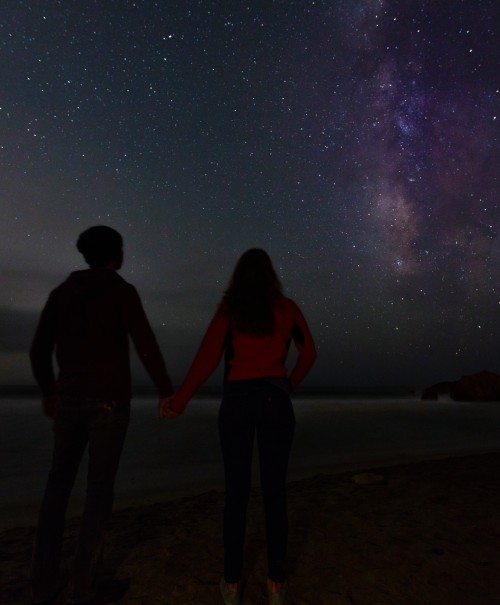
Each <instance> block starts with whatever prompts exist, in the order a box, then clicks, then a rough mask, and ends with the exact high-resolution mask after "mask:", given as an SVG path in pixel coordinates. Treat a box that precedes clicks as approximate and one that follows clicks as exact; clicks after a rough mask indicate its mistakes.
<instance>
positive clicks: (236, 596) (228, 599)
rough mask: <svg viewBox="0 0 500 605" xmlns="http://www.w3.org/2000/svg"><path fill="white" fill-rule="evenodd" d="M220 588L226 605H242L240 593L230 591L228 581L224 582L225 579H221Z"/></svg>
mask: <svg viewBox="0 0 500 605" xmlns="http://www.w3.org/2000/svg"><path fill="white" fill-rule="evenodd" d="M219 588H220V593H221V595H222V598H223V599H224V603H225V604H226V605H240V603H241V599H240V592H239V591H237V592H233V591H232V590H229V587H228V585H227V582H226V580H224V578H222V579H221V581H220V584H219Z"/></svg>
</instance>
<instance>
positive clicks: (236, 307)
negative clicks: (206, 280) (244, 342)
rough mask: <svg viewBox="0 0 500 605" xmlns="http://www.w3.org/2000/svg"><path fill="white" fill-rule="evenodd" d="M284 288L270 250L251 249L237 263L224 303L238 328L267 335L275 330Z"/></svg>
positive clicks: (250, 332) (245, 331)
mask: <svg viewBox="0 0 500 605" xmlns="http://www.w3.org/2000/svg"><path fill="white" fill-rule="evenodd" d="M281 290H282V287H281V282H280V280H279V277H278V276H277V274H276V271H275V270H274V267H273V264H272V262H271V259H270V258H269V255H268V254H267V252H265V251H264V250H261V249H260V248H251V249H250V250H247V251H246V252H245V253H244V254H243V255H242V256H241V257H240V259H239V261H238V262H237V264H236V267H235V269H234V271H233V275H232V276H231V279H230V281H229V286H228V288H227V290H226V292H225V293H224V296H223V298H222V303H221V304H222V305H224V306H225V307H226V309H227V311H228V313H229V315H230V317H231V321H232V324H233V326H234V328H235V329H236V330H238V331H239V332H243V333H247V334H253V335H255V336H266V335H270V334H272V333H273V332H274V304H275V301H276V299H277V298H278V297H279V296H281Z"/></svg>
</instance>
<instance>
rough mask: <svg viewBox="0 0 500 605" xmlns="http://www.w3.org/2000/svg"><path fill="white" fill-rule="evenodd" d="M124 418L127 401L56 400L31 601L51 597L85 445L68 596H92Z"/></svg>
mask: <svg viewBox="0 0 500 605" xmlns="http://www.w3.org/2000/svg"><path fill="white" fill-rule="evenodd" d="M129 418H130V402H129V401H120V402H116V401H102V400H95V399H91V400H90V399H77V398H71V399H70V398H61V399H60V401H59V403H58V408H57V415H56V419H55V421H54V427H53V430H54V453H53V459H52V467H51V469H50V473H49V476H48V480H47V485H46V488H45V494H44V497H43V501H42V505H41V509H40V516H39V521H38V528H37V532H36V537H35V544H34V549H33V566H32V595H33V600H34V601H35V602H37V601H43V600H45V599H48V598H50V597H52V596H53V595H54V594H55V593H56V592H57V590H58V587H59V581H60V579H59V571H60V569H59V568H60V559H61V547H62V540H63V532H64V520H65V515H66V508H67V504H68V499H69V496H70V493H71V489H72V487H73V483H74V480H75V476H76V474H77V471H78V467H79V465H80V462H81V460H82V456H83V454H84V452H85V449H86V447H87V444H88V447H89V465H88V473H87V494H86V499H85V507H84V511H83V515H82V519H81V526H80V531H79V536H78V544H77V548H76V554H75V561H74V568H73V597H74V599H75V601H79V600H81V601H84V600H86V599H88V598H89V597H90V596H91V595H92V591H93V581H94V576H95V571H96V564H97V563H98V560H99V558H100V553H101V547H102V542H103V537H104V532H105V530H106V525H107V522H108V519H109V517H110V514H111V509H112V506H113V486H114V481H115V476H116V472H117V470H118V463H119V460H120V455H121V452H122V449H123V443H124V440H125V434H126V432H127V426H128V422H129Z"/></svg>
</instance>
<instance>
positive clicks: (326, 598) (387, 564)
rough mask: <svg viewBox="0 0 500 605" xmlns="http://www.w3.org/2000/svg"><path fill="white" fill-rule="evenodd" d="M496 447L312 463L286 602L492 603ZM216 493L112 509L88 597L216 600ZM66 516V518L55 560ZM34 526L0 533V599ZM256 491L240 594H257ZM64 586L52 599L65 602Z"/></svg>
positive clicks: (294, 535) (296, 509)
mask: <svg viewBox="0 0 500 605" xmlns="http://www.w3.org/2000/svg"><path fill="white" fill-rule="evenodd" d="M499 479H500V454H483V455H476V456H467V457H456V458H446V459H441V460H433V461H423V462H418V463H410V464H404V465H399V466H393V467H384V468H379V469H368V470H367V471H366V472H363V473H361V472H349V473H342V474H321V475H316V476H314V477H311V478H307V479H303V480H300V481H297V482H293V483H291V484H290V487H289V517H290V543H289V561H288V562H289V573H290V589H289V594H288V598H287V603H288V604H289V605H299V604H300V605H323V604H324V605H438V604H439V605H448V604H449V605H462V604H463V605H498V604H499V603H500V557H499V539H500V481H499ZM222 505H223V494H222V493H221V492H208V493H204V494H201V495H199V496H195V497H189V498H183V499H179V500H172V501H165V502H161V503H157V504H150V505H147V506H143V507H136V508H128V509H125V510H120V511H117V512H115V513H114V515H113V519H112V523H111V526H110V529H109V532H108V535H107V544H106V553H105V559H104V565H103V569H102V572H101V574H100V576H99V581H98V586H99V590H100V596H99V598H98V600H97V601H96V602H97V605H105V604H107V603H117V604H122V605H195V604H197V605H211V604H214V605H217V604H219V605H220V603H221V599H220V596H219V593H218V582H219V579H220V577H221V572H222V542H221V532H220V526H221V514H222ZM76 524H77V519H73V520H70V521H69V522H68V524H67V538H66V540H65V545H64V556H65V561H66V562H69V560H70V557H71V553H72V551H73V544H74V535H75V528H76ZM33 532H34V528H32V527H20V528H16V529H11V530H8V531H5V532H2V533H1V534H0V554H1V580H0V603H2V605H7V604H9V605H10V604H12V605H17V604H28V603H29V582H28V581H29V577H28V572H29V559H30V549H31V543H32V539H33ZM265 577H266V561H265V540H264V534H263V519H262V507H261V501H260V497H259V494H258V493H257V492H256V493H255V494H254V495H253V496H252V499H251V502H250V507H249V512H248V529H247V543H246V559H245V571H244V598H243V603H248V604H251V603H255V604H258V603H265V602H266V600H265V598H264V597H263V595H262V587H263V583H264V580H265ZM65 593H66V588H65V587H64V588H63V590H62V592H61V594H60V597H59V598H58V600H57V601H56V604H57V605H62V604H63V603H65Z"/></svg>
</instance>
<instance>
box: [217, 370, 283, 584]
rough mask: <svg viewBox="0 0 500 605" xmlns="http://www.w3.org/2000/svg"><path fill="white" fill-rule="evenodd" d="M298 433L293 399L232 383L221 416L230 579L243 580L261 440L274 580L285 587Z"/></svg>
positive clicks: (261, 384) (252, 384)
mask: <svg viewBox="0 0 500 605" xmlns="http://www.w3.org/2000/svg"><path fill="white" fill-rule="evenodd" d="M294 428H295V417H294V413H293V407H292V403H291V401H290V396H289V395H288V393H287V392H285V391H284V390H282V389H280V388H279V387H276V386H274V385H272V384H269V383H267V382H265V381H264V380H248V381H234V382H229V383H226V387H225V391H224V396H223V399H222V404H221V407H220V412H219V435H220V442H221V447H222V455H223V458H224V472H225V483H226V493H225V504H224V578H225V580H226V582H228V583H235V582H239V581H240V580H241V572H242V565H243V547H244V541H245V526H246V511H247V505H248V500H249V497H250V490H251V478H252V450H253V443H254V438H255V435H257V447H258V452H259V462H260V480H261V489H262V497H263V500H264V510H265V516H266V536H267V557H268V576H269V578H270V579H271V580H274V581H275V582H284V580H285V579H286V574H285V556H286V547H287V541H288V517H287V507H286V475H287V469H288V459H289V456H290V449H291V446H292V440H293V433H294Z"/></svg>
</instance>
